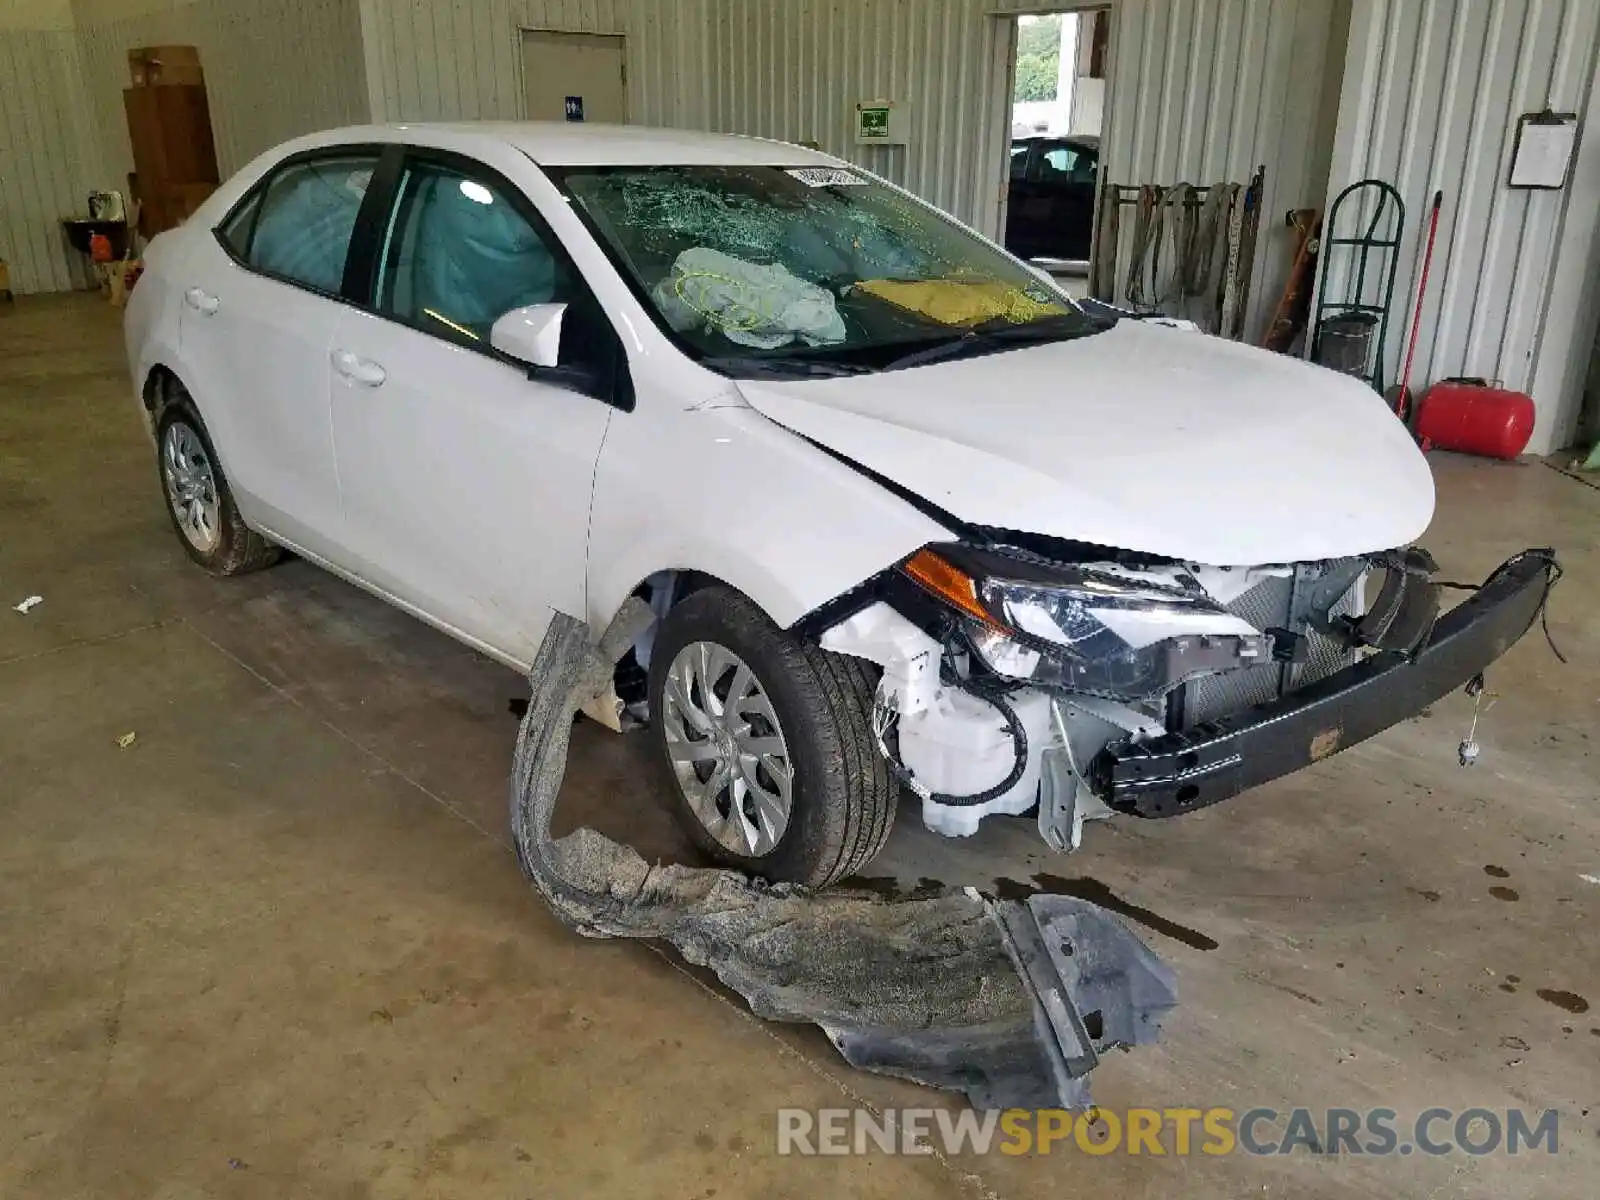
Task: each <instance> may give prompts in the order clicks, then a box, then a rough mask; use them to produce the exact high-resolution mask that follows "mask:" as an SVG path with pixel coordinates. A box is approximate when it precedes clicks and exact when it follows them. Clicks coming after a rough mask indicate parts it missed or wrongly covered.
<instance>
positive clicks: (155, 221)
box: [139, 183, 217, 238]
mask: <svg viewBox="0 0 1600 1200" xmlns="http://www.w3.org/2000/svg"><path fill="white" fill-rule="evenodd" d="M216 190H217V185H216V184H214V183H170V184H168V185H167V186H166V187H164V188H161V189H160V190H158V191H156V192H154V193H152V194H151V195H148V196H146V197H145V198H144V200H143V202H142V204H141V208H140V213H139V232H140V233H142V234H144V236H145V237H147V238H152V237H155V235H156V234H158V233H164V232H166V231H167V230H168V229H176V228H177V227H178V226H179V225H182V224H183V223H184V222H185V221H187V220H188V219H189V218H190V217H191V216H192V215H193V214H194V210H195V209H197V208H199V207H200V206H201V205H202V204H204V203H205V202H206V198H207V197H209V196H210V195H211V193H212V192H214V191H216Z"/></svg>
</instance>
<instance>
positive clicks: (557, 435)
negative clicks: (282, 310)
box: [330, 159, 621, 665]
mask: <svg viewBox="0 0 1600 1200" xmlns="http://www.w3.org/2000/svg"><path fill="white" fill-rule="evenodd" d="M383 247H384V248H383V253H382V260H381V262H380V264H379V276H378V285H377V290H376V293H375V304H374V307H375V310H376V311H375V312H372V313H366V312H359V311H356V310H353V309H352V310H348V311H346V312H345V314H344V315H343V316H342V318H341V319H340V321H339V323H338V328H337V329H336V330H335V331H334V336H333V347H332V354H331V360H330V361H331V362H332V365H333V371H334V374H333V439H334V446H335V451H336V454H337V459H338V468H339V479H340V484H341V491H342V494H343V497H344V509H345V539H346V543H347V545H348V547H349V552H350V555H351V556H352V559H353V561H352V568H353V569H354V570H356V571H357V572H358V573H359V574H360V575H361V576H362V577H363V578H366V579H367V580H369V581H370V582H372V583H375V584H377V585H378V586H380V587H382V588H384V589H385V590H387V591H389V592H391V593H393V594H394V595H396V596H398V597H399V598H400V599H402V600H404V601H406V602H408V603H409V604H411V605H413V606H415V607H416V608H418V609H420V610H422V611H423V612H424V613H426V614H427V615H428V616H430V617H432V618H433V619H434V620H436V621H439V622H442V623H443V624H445V625H447V626H449V627H450V628H451V629H453V630H454V631H455V632H457V633H458V634H460V635H464V636H465V637H466V638H467V639H468V640H471V641H473V642H476V643H478V644H479V645H481V646H483V647H484V648H486V649H489V650H491V651H493V652H495V653H497V654H498V655H499V656H500V657H502V658H504V659H509V660H511V661H513V662H516V663H518V664H523V665H525V664H527V663H529V662H531V661H532V660H533V656H534V654H535V652H536V651H537V649H538V646H539V641H540V639H541V638H542V637H543V636H544V631H545V627H546V626H547V625H548V623H549V620H550V615H551V612H552V610H557V609H558V610H560V611H563V612H566V613H568V614H571V615H573V616H576V617H579V618H582V617H583V616H584V614H585V612H586V608H585V587H586V583H585V576H586V570H587V561H588V559H587V556H588V529H589V504H590V496H591V489H592V486H593V482H594V469H595V461H596V459H597V458H598V456H599V453H600V446H601V443H602V441H603V440H604V438H605V432H606V426H607V423H608V421H609V419H610V417H611V415H612V413H613V411H614V409H613V408H612V407H611V406H610V405H609V404H607V403H606V401H604V400H602V399H597V398H595V397H594V396H590V395H583V394H579V393H578V392H574V391H569V390H567V389H565V388H561V387H556V386H553V385H550V384H547V383H541V382H534V381H531V380H530V379H529V378H528V372H527V370H526V368H524V367H520V366H518V365H515V364H513V363H511V362H508V361H505V360H504V359H502V358H500V357H497V356H496V355H495V354H494V353H493V352H492V351H491V349H490V347H489V329H490V326H491V325H493V323H494V321H495V319H496V318H497V317H499V316H501V315H502V314H503V313H505V312H507V311H509V310H510V309H513V308H518V307H521V306H523V305H527V304H536V303H568V304H569V305H570V307H569V310H568V314H567V321H566V324H565V325H564V326H563V338H562V342H563V350H564V353H563V359H564V360H567V361H574V362H576V361H582V360H584V359H585V358H586V356H589V355H592V354H597V353H600V352H601V351H600V348H601V347H604V354H605V355H606V356H607V357H608V361H609V362H611V363H615V362H616V361H617V359H616V358H611V357H610V356H611V355H613V354H615V355H617V356H620V354H621V347H620V344H619V343H616V338H615V334H614V333H611V332H610V327H609V325H604V317H603V316H602V315H601V314H600V312H599V310H598V308H597V307H595V306H593V302H592V300H590V299H589V298H588V296H587V292H586V289H585V288H584V285H583V284H582V282H581V281H580V280H578V279H577V278H576V276H575V273H574V272H573V271H572V270H571V269H570V268H569V267H567V266H566V264H565V259H564V258H563V257H561V256H559V254H558V252H557V251H558V248H556V247H553V246H552V245H551V243H550V240H549V238H548V235H546V234H545V233H544V232H543V225H542V222H538V221H537V218H536V216H535V214H534V211H533V209H532V207H531V205H529V204H528V202H527V200H526V198H524V197H522V196H521V194H520V193H519V192H516V191H515V190H514V189H512V188H511V187H510V185H508V184H506V183H504V182H503V181H501V180H500V179H499V177H498V176H495V175H493V174H492V173H490V172H488V171H486V170H484V171H480V170H477V169H475V168H473V167H470V166H463V165H462V164H461V163H460V162H459V160H454V159H451V160H449V161H448V162H446V161H440V160H438V159H429V160H420V159H412V160H410V161H408V164H407V166H406V169H405V171H404V174H403V176H402V179H401V184H400V189H399V193H398V199H397V203H396V206H395V211H394V214H393V217H392V219H391V221H390V222H389V225H388V231H387V233H386V236H385V238H384V241H383ZM589 320H598V321H599V322H601V324H602V325H604V328H603V329H599V328H589V327H586V325H585V322H586V321H589ZM602 334H604V335H608V336H609V341H608V340H606V337H604V336H602ZM569 347H570V348H571V349H570V350H569V349H568V348H569Z"/></svg>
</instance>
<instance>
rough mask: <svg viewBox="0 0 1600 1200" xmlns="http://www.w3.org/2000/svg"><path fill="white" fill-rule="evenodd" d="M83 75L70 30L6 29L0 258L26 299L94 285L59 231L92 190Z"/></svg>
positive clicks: (0, 113)
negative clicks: (8, 268) (83, 98)
mask: <svg viewBox="0 0 1600 1200" xmlns="http://www.w3.org/2000/svg"><path fill="white" fill-rule="evenodd" d="M78 71H79V63H78V48H77V42H76V40H75V39H74V37H73V35H72V32H71V31H70V30H66V29H0V259H5V261H6V263H7V265H8V266H9V267H10V277H11V290H12V291H14V292H17V293H19V294H27V293H31V292H56V291H66V290H69V289H71V288H75V287H87V286H89V284H90V282H91V276H90V273H89V269H88V266H87V265H86V264H85V262H84V259H83V255H81V254H79V253H78V252H77V251H75V250H73V249H71V248H70V247H69V246H68V245H67V243H66V239H65V238H64V236H63V235H62V232H61V225H60V221H61V218H62V217H65V216H70V215H73V214H77V213H82V212H83V211H84V209H85V207H86V202H85V197H86V195H87V193H88V190H89V183H88V178H89V175H88V162H87V156H88V140H87V139H88V133H87V125H86V124H85V122H84V115H83V111H82V103H81V100H80V96H81V83H80V77H79V74H78Z"/></svg>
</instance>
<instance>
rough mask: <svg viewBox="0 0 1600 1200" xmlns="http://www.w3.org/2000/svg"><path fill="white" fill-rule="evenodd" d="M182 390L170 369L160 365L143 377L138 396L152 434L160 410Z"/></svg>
mask: <svg viewBox="0 0 1600 1200" xmlns="http://www.w3.org/2000/svg"><path fill="white" fill-rule="evenodd" d="M182 388H183V384H182V383H180V382H179V380H178V377H177V376H176V375H174V374H173V373H172V371H171V369H170V368H168V367H165V366H162V365H161V364H160V363H157V364H156V365H155V366H153V367H151V368H150V373H149V374H148V375H146V376H145V377H144V387H143V388H142V389H141V390H140V396H141V399H142V400H143V401H144V411H145V417H146V420H147V421H148V422H149V424H150V430H151V432H152V433H153V432H155V428H156V424H157V422H159V421H160V420H161V412H162V410H163V409H164V408H166V406H167V405H168V404H169V403H170V402H171V400H172V397H173V395H174V393H175V392H176V391H180V390H182Z"/></svg>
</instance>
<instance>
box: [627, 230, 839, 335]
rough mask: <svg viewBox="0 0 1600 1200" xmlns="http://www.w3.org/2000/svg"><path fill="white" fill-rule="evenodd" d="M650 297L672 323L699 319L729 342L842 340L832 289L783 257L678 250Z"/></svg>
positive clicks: (682, 325)
mask: <svg viewBox="0 0 1600 1200" xmlns="http://www.w3.org/2000/svg"><path fill="white" fill-rule="evenodd" d="M654 299H655V302H656V304H657V305H658V306H659V307H660V309H661V312H662V314H663V315H664V316H665V317H666V318H667V321H668V322H669V323H670V324H671V325H672V327H673V328H674V329H692V328H694V327H695V326H697V325H703V326H705V327H706V328H709V329H711V330H713V331H715V332H717V333H720V334H722V336H723V337H725V338H727V339H728V340H729V341H730V342H735V343H737V344H738V345H741V346H754V347H756V348H758V349H761V350H775V349H777V348H778V347H779V346H787V345H788V344H789V343H790V342H794V341H801V342H804V343H805V344H806V345H808V346H821V345H832V344H834V343H837V342H842V341H844V338H845V328H844V318H843V317H841V316H840V315H839V308H838V305H837V304H836V303H835V301H834V298H833V293H832V292H830V291H828V289H827V288H824V287H818V286H817V285H816V284H814V283H807V282H806V281H805V280H804V279H801V278H800V277H799V276H798V275H795V274H793V273H792V272H790V271H789V269H788V268H787V267H785V266H783V265H782V264H781V263H774V264H772V265H771V266H763V265H761V264H760V263H753V262H748V261H746V260H745V259H742V258H735V257H734V256H733V255H731V254H724V253H722V251H720V250H713V249H711V248H710V247H709V246H696V247H693V248H692V249H689V250H685V251H684V252H683V253H682V254H680V255H678V257H677V259H676V260H675V261H674V262H673V264H672V270H670V271H668V272H667V274H666V275H665V276H663V277H662V279H661V282H660V283H658V284H656V286H655V291H654Z"/></svg>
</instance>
